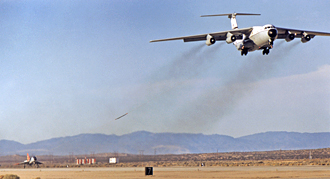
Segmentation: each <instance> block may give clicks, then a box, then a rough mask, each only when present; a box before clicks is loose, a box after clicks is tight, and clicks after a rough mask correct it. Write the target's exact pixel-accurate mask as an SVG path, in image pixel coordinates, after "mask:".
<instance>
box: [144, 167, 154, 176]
mask: <svg viewBox="0 0 330 179" xmlns="http://www.w3.org/2000/svg"><path fill="white" fill-rule="evenodd" d="M145 174H146V175H153V174H154V171H153V168H152V167H146V168H145Z"/></svg>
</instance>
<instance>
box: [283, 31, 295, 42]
mask: <svg viewBox="0 0 330 179" xmlns="http://www.w3.org/2000/svg"><path fill="white" fill-rule="evenodd" d="M295 37H296V36H295V35H294V34H290V33H289V34H288V35H287V36H286V37H285V40H286V41H287V42H290V41H291V40H293V39H294V38H295Z"/></svg>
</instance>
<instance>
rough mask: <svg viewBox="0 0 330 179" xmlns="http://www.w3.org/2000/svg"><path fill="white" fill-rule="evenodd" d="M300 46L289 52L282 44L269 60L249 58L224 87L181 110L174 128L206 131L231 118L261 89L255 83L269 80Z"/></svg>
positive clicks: (191, 102) (212, 91) (209, 92)
mask: <svg viewBox="0 0 330 179" xmlns="http://www.w3.org/2000/svg"><path fill="white" fill-rule="evenodd" d="M297 44H299V42H298V43H293V44H290V47H289V48H281V47H282V45H283V43H279V44H277V45H278V47H279V49H278V51H275V50H274V52H272V53H271V54H270V56H268V57H267V56H247V59H245V63H244V64H243V65H242V66H241V67H240V68H238V69H237V70H236V71H235V72H234V73H233V74H231V75H230V76H229V77H227V78H224V79H223V81H219V83H221V82H223V83H224V84H223V85H222V86H221V87H218V88H215V89H211V90H209V91H207V92H205V93H204V94H202V95H200V96H199V97H198V98H197V99H195V100H192V101H190V102H189V104H187V105H186V106H183V107H181V108H180V109H178V111H180V112H179V113H178V115H177V117H176V118H177V119H178V120H177V122H176V124H175V125H174V127H175V126H179V127H180V129H179V130H181V131H182V130H187V131H188V130H189V131H191V130H195V131H198V130H203V131H204V130H206V129H207V128H208V127H210V126H212V124H214V123H215V122H216V121H218V120H220V119H222V118H223V117H224V116H226V115H229V114H231V113H232V112H233V111H234V109H235V108H236V106H237V105H238V104H239V102H240V100H241V99H242V98H244V97H245V96H246V95H247V94H249V93H250V92H251V91H252V90H254V89H255V88H256V87H257V83H255V82H257V81H258V80H261V79H263V78H265V77H268V75H270V74H271V73H272V72H273V71H274V70H275V69H276V67H277V66H278V65H279V64H281V63H282V60H283V57H284V56H285V55H287V54H288V53H290V52H291V50H292V49H293V48H295V47H297ZM255 53H258V52H255ZM243 58H244V57H243Z"/></svg>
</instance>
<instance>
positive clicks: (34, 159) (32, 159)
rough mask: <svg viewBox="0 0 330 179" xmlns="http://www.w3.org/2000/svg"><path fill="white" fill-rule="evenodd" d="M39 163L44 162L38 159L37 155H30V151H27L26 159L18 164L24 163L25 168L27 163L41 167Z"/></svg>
mask: <svg viewBox="0 0 330 179" xmlns="http://www.w3.org/2000/svg"><path fill="white" fill-rule="evenodd" d="M39 164H42V163H41V162H39V161H38V160H37V157H36V156H32V157H30V156H29V153H27V154H26V160H24V162H21V163H17V164H16V165H24V168H25V165H30V166H32V165H34V166H36V167H37V168H39Z"/></svg>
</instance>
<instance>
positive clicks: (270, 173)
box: [0, 166, 330, 179]
mask: <svg viewBox="0 0 330 179" xmlns="http://www.w3.org/2000/svg"><path fill="white" fill-rule="evenodd" d="M6 174H15V175H18V176H19V177H20V178H21V179H33V178H37V177H40V178H41V179H78V178H79V179H90V178H98V179H103V178H104V179H105V178H122V179H126V178H127V179H128V178H130V179H131V178H149V177H151V178H160V179H165V178H243V179H244V178H248V179H253V178H330V167H329V166H279V167H273V166H253V167H154V173H153V175H152V176H145V173H144V167H111V168H103V167H102V168H51V169H47V168H41V169H1V170H0V175H6Z"/></svg>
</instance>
